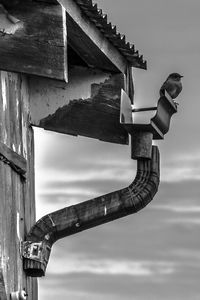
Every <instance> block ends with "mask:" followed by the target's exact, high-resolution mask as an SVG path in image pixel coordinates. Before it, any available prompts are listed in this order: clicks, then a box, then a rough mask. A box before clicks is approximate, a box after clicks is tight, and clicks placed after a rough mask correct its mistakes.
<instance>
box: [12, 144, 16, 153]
mask: <svg viewBox="0 0 200 300" xmlns="http://www.w3.org/2000/svg"><path fill="white" fill-rule="evenodd" d="M12 149H13V151H15V152H16V147H15V144H12Z"/></svg>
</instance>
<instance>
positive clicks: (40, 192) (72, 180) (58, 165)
mask: <svg viewBox="0 0 200 300" xmlns="http://www.w3.org/2000/svg"><path fill="white" fill-rule="evenodd" d="M96 2H97V3H98V6H99V8H102V9H103V11H104V12H105V13H107V14H108V19H109V20H110V21H111V22H112V23H113V24H116V25H117V28H118V30H119V32H120V33H124V34H126V38H127V41H130V42H132V43H134V44H135V46H136V48H137V49H139V50H140V53H141V54H143V55H144V58H145V59H146V60H147V63H148V70H147V71H144V70H138V69H134V70H133V74H134V82H135V90H136V91H135V101H136V102H137V103H139V104H140V105H141V106H142V105H144V104H145V105H146V104H151V103H153V102H154V101H155V99H156V101H157V99H158V98H157V97H158V91H159V88H160V86H161V84H162V83H163V81H164V80H165V79H166V77H167V76H168V74H169V73H172V72H179V73H180V74H182V75H184V78H183V91H182V93H181V94H180V95H179V97H178V99H177V100H178V102H179V106H178V113H177V114H175V115H174V116H173V118H172V122H171V126H170V131H169V133H168V134H167V135H166V136H165V139H164V140H163V141H159V142H157V141H155V144H156V145H158V146H159V150H160V154H161V183H160V187H159V190H158V193H157V194H156V196H155V198H154V199H153V201H152V202H151V203H150V204H149V205H148V206H147V207H145V209H143V210H142V211H140V212H138V213H137V214H134V215H131V216H129V217H126V218H123V219H120V220H116V221H113V222H111V223H108V224H106V225H102V226H99V227H96V228H93V229H90V230H88V231H84V232H82V233H79V234H77V235H74V236H70V237H67V238H65V239H62V240H60V241H58V242H56V244H55V245H54V246H53V249H52V254H51V257H50V261H49V264H48V268H47V272H46V276H45V277H44V278H42V279H40V280H39V300H47V299H48V300H53V299H55V298H56V299H73V300H105V299H106V300H119V299H123V300H147V299H148V300H160V299H162V300H186V299H187V300H199V299H200V284H199V277H200V251H199V248H200V239H199V231H200V150H199V149H200V138H199V128H200V118H199V110H200V100H199V85H200V38H199V28H200V18H199V11H200V2H199V0H190V1H188V0H173V1H172V0H168V1H166V0H123V1H121V0H98V1H96ZM198 109H199V110H198ZM35 159H36V166H35V169H36V201H37V218H38V219H39V218H40V217H42V216H43V215H45V214H47V213H49V212H52V211H55V210H57V209H60V208H63V207H65V206H68V205H71V204H75V203H78V202H81V201H85V200H88V199H91V198H94V197H95V196H98V195H102V194H105V193H108V192H111V191H114V190H117V189H120V188H122V187H125V186H127V185H128V184H130V182H131V181H132V179H133V178H134V177H135V171H136V163H135V161H133V160H131V158H130V146H124V145H115V144H110V143H104V142H100V141H97V140H92V139H88V138H83V137H78V138H77V137H72V136H67V135H62V134H56V133H52V132H51V133H50V132H48V131H44V130H41V129H40V130H39V129H35Z"/></svg>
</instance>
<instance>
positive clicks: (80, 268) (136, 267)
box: [48, 255, 176, 277]
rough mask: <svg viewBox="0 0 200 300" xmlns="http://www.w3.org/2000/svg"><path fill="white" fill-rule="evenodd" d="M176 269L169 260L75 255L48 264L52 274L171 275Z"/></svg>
mask: <svg viewBox="0 0 200 300" xmlns="http://www.w3.org/2000/svg"><path fill="white" fill-rule="evenodd" d="M175 269H176V267H175V264H174V263H172V262H167V261H166V262H165V261H131V260H114V259H113V260H111V259H92V258H87V257H83V256H80V257H79V256H75V255H74V256H72V255H71V256H67V257H62V258H57V260H56V262H55V261H52V262H51V263H50V264H49V266H48V272H49V273H50V274H65V275H66V274H71V273H78V274H80V273H89V274H96V275H115V276H121V275H127V276H138V277H142V276H144V277H149V276H153V277H154V276H162V275H163V276H164V275H170V274H172V273H174V272H175Z"/></svg>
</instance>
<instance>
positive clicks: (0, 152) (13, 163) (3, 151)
mask: <svg viewBox="0 0 200 300" xmlns="http://www.w3.org/2000/svg"><path fill="white" fill-rule="evenodd" d="M0 160H2V161H4V162H5V163H6V164H8V165H9V166H10V167H11V168H12V169H13V170H14V171H16V172H17V173H19V174H20V175H23V176H24V175H25V173H26V171H27V161H26V159H25V158H24V157H23V156H21V155H19V154H18V153H16V152H15V151H13V150H12V149H10V148H9V147H8V146H6V145H5V144H3V143H2V142H0Z"/></svg>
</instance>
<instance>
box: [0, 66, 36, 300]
mask: <svg viewBox="0 0 200 300" xmlns="http://www.w3.org/2000/svg"><path fill="white" fill-rule="evenodd" d="M27 86H28V85H27V81H26V78H25V77H24V76H21V75H17V74H13V73H7V72H3V71H1V72H0V143H1V145H2V147H0V149H2V151H0V299H10V293H11V292H14V291H18V290H21V289H25V290H26V291H27V293H28V299H30V300H32V299H37V282H36V281H35V279H31V278H27V277H26V276H25V274H24V271H23V260H22V257H21V253H20V242H21V241H22V240H24V236H25V235H26V233H27V232H28V231H29V229H30V227H31V226H32V225H33V224H34V221H35V207H34V205H35V204H34V174H33V172H34V171H33V170H34V166H33V159H34V158H33V132H32V129H31V127H30V126H29V122H28V110H29V94H28V89H27ZM1 152H3V153H1ZM13 157H14V158H15V160H13V159H12V158H13ZM20 162H23V164H21V163H20ZM20 166H24V168H25V171H26V173H25V172H20V170H21V167H20ZM4 287H5V288H4Z"/></svg>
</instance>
